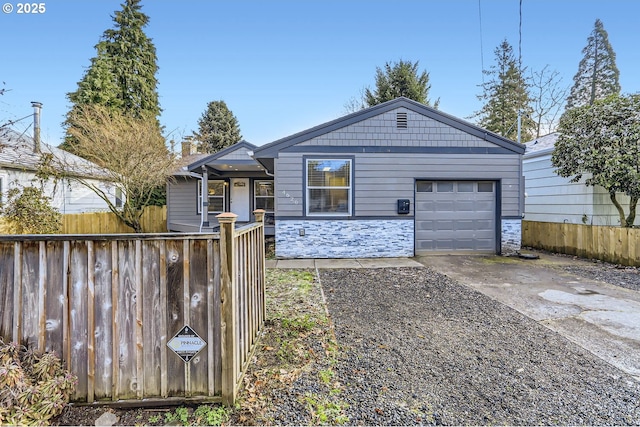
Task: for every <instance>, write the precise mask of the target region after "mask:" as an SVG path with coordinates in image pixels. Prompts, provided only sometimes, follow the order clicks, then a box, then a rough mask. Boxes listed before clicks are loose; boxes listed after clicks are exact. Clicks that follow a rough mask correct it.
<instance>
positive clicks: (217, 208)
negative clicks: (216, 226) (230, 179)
mask: <svg viewBox="0 0 640 427" xmlns="http://www.w3.org/2000/svg"><path fill="white" fill-rule="evenodd" d="M207 193H208V201H209V209H208V212H209V213H222V212H226V207H227V203H226V199H227V198H226V194H227V183H226V182H225V181H207ZM201 206H202V184H201V183H198V213H201V212H202V209H201Z"/></svg>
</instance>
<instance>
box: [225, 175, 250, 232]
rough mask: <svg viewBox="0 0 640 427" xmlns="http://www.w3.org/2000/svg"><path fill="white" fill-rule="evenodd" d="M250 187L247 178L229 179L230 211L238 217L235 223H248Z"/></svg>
mask: <svg viewBox="0 0 640 427" xmlns="http://www.w3.org/2000/svg"><path fill="white" fill-rule="evenodd" d="M250 189H251V187H250V186H249V178H231V192H230V197H231V209H230V211H231V212H233V213H234V214H236V215H238V219H237V221H242V222H249V221H250V220H251V213H250V212H249V211H250V209H251V197H250V196H251V191H250Z"/></svg>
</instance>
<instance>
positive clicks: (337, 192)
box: [306, 159, 352, 215]
mask: <svg viewBox="0 0 640 427" xmlns="http://www.w3.org/2000/svg"><path fill="white" fill-rule="evenodd" d="M351 169H352V161H351V159H307V161H306V184H307V189H306V202H307V215H351V198H352V179H351Z"/></svg>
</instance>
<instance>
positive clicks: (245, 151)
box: [173, 140, 264, 176]
mask: <svg viewBox="0 0 640 427" xmlns="http://www.w3.org/2000/svg"><path fill="white" fill-rule="evenodd" d="M255 149H256V146H255V145H253V144H251V143H250V142H247V141H245V140H242V141H239V142H236V143H235V144H233V145H230V146H229V147H226V148H224V149H222V150H220V151H218V152H217V153H212V154H196V155H192V156H190V157H188V158H187V161H189V160H191V162H190V163H188V164H187V165H185V166H183V167H182V168H180V170H179V171H176V172H175V173H174V174H173V175H174V176H195V175H193V173H200V172H201V169H202V168H203V167H206V168H207V169H208V170H209V172H210V173H213V174H214V175H220V176H222V175H227V174H228V173H241V172H246V173H255V172H259V173H263V172H264V168H263V167H262V166H261V165H260V164H259V163H258V162H257V161H256V160H255V159H253V157H251V156H250V155H249V153H252V152H253V150H255Z"/></svg>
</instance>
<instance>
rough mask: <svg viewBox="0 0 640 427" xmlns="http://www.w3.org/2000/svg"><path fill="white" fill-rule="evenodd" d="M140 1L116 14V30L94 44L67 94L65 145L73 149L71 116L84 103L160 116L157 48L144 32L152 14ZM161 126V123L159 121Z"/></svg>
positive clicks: (129, 2) (128, 0)
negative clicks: (74, 86) (91, 54)
mask: <svg viewBox="0 0 640 427" xmlns="http://www.w3.org/2000/svg"><path fill="white" fill-rule="evenodd" d="M139 3H140V0H126V1H125V3H124V4H122V5H121V6H122V10H120V11H117V12H116V13H115V16H114V17H113V21H114V23H115V25H114V28H113V29H108V30H106V31H105V32H104V33H103V35H102V38H101V40H100V42H99V43H98V44H97V45H96V46H95V49H96V56H95V57H94V58H92V59H91V65H90V66H89V68H88V69H87V71H86V72H85V74H84V76H83V77H82V80H81V81H80V82H78V89H77V90H76V91H75V92H71V93H68V94H67V98H68V99H69V101H71V103H72V106H71V109H70V111H69V113H67V120H66V121H65V123H64V126H65V127H67V135H66V137H65V142H64V143H63V144H62V148H64V149H67V150H69V151H71V152H74V139H73V138H72V137H71V133H70V132H69V129H68V128H69V127H70V126H73V122H72V121H71V120H70V118H71V117H74V116H75V112H76V110H77V107H79V106H82V105H94V104H97V105H102V106H106V107H107V108H109V109H111V110H112V111H118V112H119V113H121V114H124V115H127V116H130V117H134V118H148V117H152V118H156V121H157V117H158V116H159V115H160V111H161V110H160V105H159V102H158V92H157V85H158V81H157V80H156V77H155V75H156V72H157V71H158V66H157V57H156V49H155V46H154V45H153V43H152V41H151V39H149V38H148V37H147V36H146V34H145V33H144V27H145V26H146V25H147V24H148V23H149V17H148V16H147V15H145V14H144V13H142V12H141V10H140V9H141V6H140V4H139ZM158 129H160V124H159V122H158Z"/></svg>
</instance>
